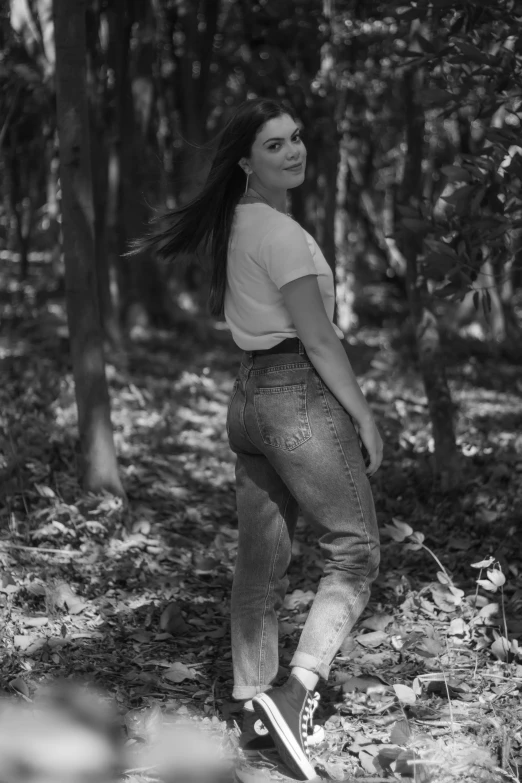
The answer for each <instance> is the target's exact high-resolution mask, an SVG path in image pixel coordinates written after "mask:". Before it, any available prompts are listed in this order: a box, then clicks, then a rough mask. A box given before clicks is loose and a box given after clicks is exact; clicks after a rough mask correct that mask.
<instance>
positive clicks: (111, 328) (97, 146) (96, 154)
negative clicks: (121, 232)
mask: <svg viewBox="0 0 522 783" xmlns="http://www.w3.org/2000/svg"><path fill="white" fill-rule="evenodd" d="M99 23H100V9H99V3H96V4H92V5H91V7H90V8H89V9H88V14H87V17H86V34H87V87H88V102H89V128H90V141H91V170H92V185H93V207H94V256H95V260H96V278H97V284H98V301H99V305H100V319H101V327H102V332H103V336H104V338H105V341H106V344H107V346H108V347H109V348H110V349H111V350H112V351H113V352H115V354H118V355H119V356H123V343H122V334H121V329H120V323H119V319H118V313H117V308H116V307H115V305H114V301H113V296H112V292H111V266H110V263H109V253H108V251H107V231H106V227H107V221H106V210H107V189H108V154H107V142H106V133H105V123H104V121H103V112H104V109H105V101H106V96H105V94H104V91H102V92H101V95H100V89H99V84H98V67H99V66H100V63H99V56H98V48H97V41H98V28H99Z"/></svg>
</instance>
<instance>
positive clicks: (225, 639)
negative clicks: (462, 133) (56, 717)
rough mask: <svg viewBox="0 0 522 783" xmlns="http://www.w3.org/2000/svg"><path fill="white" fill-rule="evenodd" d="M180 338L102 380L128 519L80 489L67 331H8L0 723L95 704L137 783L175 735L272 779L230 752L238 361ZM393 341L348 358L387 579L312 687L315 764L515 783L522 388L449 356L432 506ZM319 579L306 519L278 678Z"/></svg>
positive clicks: (373, 338)
mask: <svg viewBox="0 0 522 783" xmlns="http://www.w3.org/2000/svg"><path fill="white" fill-rule="evenodd" d="M196 326H197V328H196ZM193 327H194V328H192V325H191V324H190V323H189V324H188V326H186V327H185V328H180V329H179V331H178V332H177V333H170V332H168V333H167V332H165V333H162V332H154V333H148V332H145V331H144V332H142V333H141V334H137V335H135V339H134V342H133V344H132V347H131V348H130V351H129V356H128V359H129V361H128V365H127V366H126V367H123V366H122V365H120V364H118V363H117V362H115V363H111V362H109V364H108V378H109V381H110V388H111V396H112V408H113V424H114V430H115V439H116V444H117V450H118V455H119V462H120V467H121V474H122V478H123V482H124V485H125V488H126V491H127V493H128V499H129V505H128V507H127V508H124V507H123V504H122V502H121V501H120V500H117V499H114V498H112V497H109V496H106V497H95V496H86V495H82V493H81V492H80V490H79V487H78V485H77V479H76V463H77V451H76V409H75V401H74V389H73V383H72V376H71V371H70V367H69V364H68V357H67V345H66V341H65V340H64V339H63V312H62V311H61V310H60V308H57V307H53V308H48V309H47V310H45V311H39V312H38V313H36V314H33V317H32V319H31V320H27V319H26V318H22V317H20V318H13V320H12V327H11V328H10V329H7V330H5V331H4V335H3V337H2V342H1V344H0V351H1V369H2V380H3V383H2V385H1V387H0V422H1V425H0V426H1V431H2V448H1V451H2V463H1V464H0V473H1V481H0V485H1V489H0V492H1V496H0V503H1V509H2V510H1V517H0V531H1V533H0V606H1V611H2V618H3V619H2V624H3V628H2V637H3V653H2V666H1V675H0V676H1V683H0V687H1V688H3V695H4V696H5V697H6V699H7V697H9V702H10V703H12V700H13V698H14V699H15V700H16V699H18V700H21V701H22V702H25V703H27V704H33V703H34V700H35V698H36V697H37V694H38V693H39V692H40V691H41V689H42V686H44V685H45V684H49V683H52V682H54V681H57V680H60V679H62V680H63V679H72V680H82V681H83V682H87V683H93V684H94V685H96V687H97V688H99V689H101V691H102V692H103V693H105V694H107V696H108V697H110V698H111V700H113V702H114V703H115V704H116V713H117V723H118V730H119V732H120V738H121V740H122V741H123V744H124V746H125V749H126V756H125V758H126V762H125V766H126V772H125V775H124V778H123V779H125V780H128V781H129V783H145V781H148V780H158V779H159V777H158V776H159V775H160V772H158V766H157V765H156V766H155V762H151V761H150V759H149V760H148V761H147V757H146V755H144V753H145V750H146V749H147V748H149V747H150V746H151V744H153V742H154V737H155V735H156V733H157V731H158V727H159V726H160V725H161V724H163V723H164V722H165V721H166V720H167V722H168V721H172V720H176V721H181V722H183V724H184V725H185V726H192V727H194V726H198V727H200V728H201V729H202V730H203V731H204V732H205V736H207V735H208V736H212V737H213V738H214V739H217V744H216V745H215V748H219V752H220V753H221V754H222V755H223V757H224V758H225V757H226V758H227V759H229V760H232V762H233V767H234V769H235V774H236V775H237V776H238V777H239V778H240V779H241V780H242V781H243V782H244V783H251V781H254V780H255V781H258V780H260V779H263V778H265V777H269V778H270V777H271V778H281V777H284V776H285V770H284V768H283V767H282V766H281V764H280V763H279V762H278V759H277V757H276V756H274V755H271V754H270V753H268V752H267V753H265V754H264V755H260V754H256V755H248V756H247V755H245V754H243V753H242V752H241V751H240V750H239V748H238V741H237V737H238V730H237V726H236V724H235V722H234V719H235V718H238V715H237V712H235V707H236V705H234V703H233V702H232V701H231V698H230V696H231V688H232V670H231V653H230V639H229V595H230V586H231V580H232V574H233V568H234V560H235V553H236V546H237V520H236V514H235V498H234V462H233V454H232V453H231V451H230V450H229V447H228V443H227V438H226V431H225V417H226V409H227V402H228V399H229V395H230V392H231V389H232V383H233V380H234V377H235V373H236V371H237V368H238V364H239V359H240V352H239V351H238V350H237V349H236V348H235V347H234V345H233V343H232V341H231V338H230V335H229V333H228V332H227V331H226V330H223V329H222V328H218V327H219V324H218V325H216V324H214V323H213V322H211V321H208V322H206V321H205V320H204V319H199V320H198V322H197V324H196V322H194V324H193ZM401 335H402V333H399V331H397V333H394V332H392V331H388V332H383V331H379V330H377V329H366V330H365V329H361V330H359V331H358V333H357V335H354V336H352V337H350V343H351V349H350V355H351V357H352V362H353V365H354V367H355V370H356V372H357V374H358V377H359V379H360V382H361V385H362V388H363V390H364V392H365V394H366V395H367V397H368V399H369V401H370V402H371V404H372V406H373V409H374V411H375V414H376V416H377V417H378V420H379V424H380V427H381V431H382V434H383V439H384V441H385V444H386V450H385V458H384V462H383V465H382V467H381V469H380V471H379V472H378V474H377V475H376V476H375V478H374V479H372V482H373V487H374V494H375V501H376V506H377V511H378V516H379V521H380V523H381V529H382V533H383V536H382V540H383V549H382V555H383V557H382V566H381V573H380V576H379V578H378V581H377V583H376V585H375V587H374V590H373V595H372V599H371V602H370V604H369V606H368V607H367V609H366V611H365V612H364V614H363V617H362V618H361V621H360V622H359V623H358V625H357V627H356V628H355V629H354V631H353V634H352V635H351V636H350V637H349V638H347V639H346V640H345V642H344V644H343V647H342V649H341V651H340V653H339V655H338V657H337V658H336V661H335V664H334V667H333V670H332V675H331V678H330V681H329V682H328V683H321V684H320V685H319V692H320V695H321V700H320V706H319V708H318V710H317V712H316V715H315V718H316V721H317V723H318V724H319V725H321V726H322V727H323V729H324V739H323V741H322V742H320V743H319V744H318V745H315V746H314V748H313V752H312V755H313V759H314V763H315V764H316V766H317V769H318V770H319V772H320V773H321V775H323V776H324V777H329V778H332V779H335V780H352V779H357V780H366V781H378V780H385V779H386V780H387V779H402V778H403V777H404V778H406V777H414V778H415V780H416V781H422V782H429V781H433V782H434V783H435V782H437V783H444V782H445V781H468V780H469V781H477V780H480V781H497V780H498V781H503V780H517V779H519V776H520V772H521V771H522V730H521V725H522V707H521V706H520V693H521V691H522V653H521V652H520V650H519V648H518V643H517V640H522V622H521V619H520V618H521V608H522V552H521V547H520V535H521V517H522V514H521V509H522V481H521V478H522V435H521V434H520V433H521V432H522V429H521V424H522V416H521V410H520V408H521V406H520V396H521V392H522V382H521V380H520V366H515V365H513V364H512V363H510V362H509V361H507V360H505V359H503V358H502V356H501V355H493V354H491V353H490V352H489V351H488V350H486V349H485V348H484V347H483V346H482V345H481V344H478V343H477V344H470V343H469V342H464V341H462V340H457V338H453V339H452V340H450V339H449V338H448V340H447V366H448V372H449V377H450V383H451V390H452V394H453V397H454V400H455V402H456V404H457V406H458V438H459V443H460V445H461V449H462V453H463V455H464V469H463V475H462V481H461V483H460V485H459V487H458V490H456V491H453V492H451V493H448V494H442V493H441V492H440V491H439V490H438V488H437V485H436V483H435V482H434V481H433V478H432V471H431V451H432V442H431V435H430V428H429V420H428V411H427V405H426V399H425V396H424V394H423V391H422V386H421V382H420V378H419V375H418V372H417V370H416V368H415V365H414V361H413V359H412V353H411V350H410V349H409V348H408V345H407V344H405V342H404V340H403V339H402V337H401ZM320 573H321V561H320V557H319V554H318V551H317V547H316V545H315V541H314V533H313V530H311V529H310V528H309V526H308V525H307V523H306V520H305V519H301V520H300V523H299V526H298V533H297V539H296V541H295V544H294V557H293V562H292V565H291V572H290V578H291V587H290V590H289V593H288V595H287V598H286V601H285V605H284V609H283V610H282V613H281V670H280V675H281V677H284V676H285V675H286V674H287V673H288V668H287V667H288V663H289V660H290V658H291V655H292V652H293V649H294V648H295V645H296V642H297V639H298V635H299V632H300V629H301V628H302V626H303V623H304V621H305V619H306V616H307V611H308V609H309V607H310V604H311V602H312V600H313V596H314V591H315V589H316V585H317V582H318V579H319V577H320ZM477 580H478V581H477ZM0 722H1V721H0ZM27 742H28V743H29V744H28V745H26V748H27V747H30V739H28V740H27ZM189 744H190V743H189ZM186 747H187V743H185V749H186ZM1 752H2V750H1V747H0V755H1ZM198 753H199V751H198ZM196 755H197V753H196ZM164 779H167V778H164ZM169 779H175V777H171V778H169Z"/></svg>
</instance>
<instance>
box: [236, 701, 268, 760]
mask: <svg viewBox="0 0 522 783" xmlns="http://www.w3.org/2000/svg"><path fill="white" fill-rule="evenodd" d="M239 747H240V748H242V749H243V750H269V749H274V748H275V742H274V740H273V739H272V737H271V736H270V734H269V732H268V729H267V728H266V726H265V725H264V723H263V721H262V720H260V719H259V717H258V716H257V715H256V713H255V712H254V711H253V710H244V711H243V725H242V727H241V736H240V737H239Z"/></svg>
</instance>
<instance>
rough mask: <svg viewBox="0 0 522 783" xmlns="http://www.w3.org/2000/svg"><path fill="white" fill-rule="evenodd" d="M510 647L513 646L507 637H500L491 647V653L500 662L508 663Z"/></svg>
mask: <svg viewBox="0 0 522 783" xmlns="http://www.w3.org/2000/svg"><path fill="white" fill-rule="evenodd" d="M510 646H511V645H510V643H509V641H508V640H507V639H506V638H505V636H499V638H498V639H495V641H494V642H493V644H492V645H491V652H492V653H493V655H494V656H495V657H496V658H498V660H499V661H506V660H507V657H508V653H509V650H510Z"/></svg>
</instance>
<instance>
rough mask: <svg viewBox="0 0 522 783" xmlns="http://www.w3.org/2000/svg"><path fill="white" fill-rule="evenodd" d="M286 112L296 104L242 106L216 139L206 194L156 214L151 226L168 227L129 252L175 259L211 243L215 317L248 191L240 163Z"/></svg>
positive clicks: (211, 307) (138, 241)
mask: <svg viewBox="0 0 522 783" xmlns="http://www.w3.org/2000/svg"><path fill="white" fill-rule="evenodd" d="M284 114H289V115H290V116H291V117H292V119H295V117H294V113H293V111H292V110H291V109H290V108H288V107H287V106H285V105H283V104H282V103H280V102H278V101H274V100H271V99H267V98H255V99H253V100H248V101H244V103H242V104H240V106H238V108H237V109H236V111H235V112H234V114H233V116H232V117H231V119H230V120H229V121H228V123H227V125H226V126H225V127H224V128H223V130H222V131H221V133H220V134H219V136H218V137H217V139H216V140H215V142H217V151H216V154H215V157H214V160H213V162H212V166H211V168H210V172H209V174H208V177H207V180H206V182H205V185H204V186H203V189H202V190H201V192H200V193H199V194H198V195H197V196H196V197H195V198H194V199H192V201H190V202H189V203H188V204H185V205H184V206H182V207H178V208H177V209H172V210H169V211H168V212H163V213H162V214H159V215H155V216H154V217H153V218H151V220H150V221H149V223H150V224H156V223H161V224H162V227H161V228H158V229H152V230H150V231H149V232H148V233H147V234H146V235H145V236H143V237H140V238H139V239H135V240H133V241H132V242H131V243H130V248H131V249H130V251H129V252H128V253H126V254H125V255H134V254H135V253H138V252H141V251H142V250H153V251H155V252H156V253H158V254H159V255H160V256H162V257H165V258H169V259H171V258H175V257H176V256H177V255H179V254H180V253H195V252H196V251H197V249H198V248H199V247H201V246H207V247H208V246H209V248H210V254H211V259H212V261H211V263H212V267H211V268H212V275H211V281H210V292H209V297H208V309H209V311H210V313H211V314H212V315H215V316H220V315H223V312H224V303H225V291H226V281H227V253H228V244H229V239H230V232H231V230H232V221H233V219H234V211H235V209H236V206H237V204H238V202H239V199H240V198H241V196H242V195H243V192H244V190H245V181H246V174H245V173H244V172H243V171H242V169H241V168H240V166H239V165H238V162H239V160H240V159H241V158H243V157H249V156H250V152H251V148H252V144H253V143H254V140H255V138H256V135H257V133H258V132H259V130H260V129H261V128H262V126H263V125H264V124H265V123H266V122H268V121H269V120H272V119H274V118H275V117H280V116H282V115H284Z"/></svg>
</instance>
